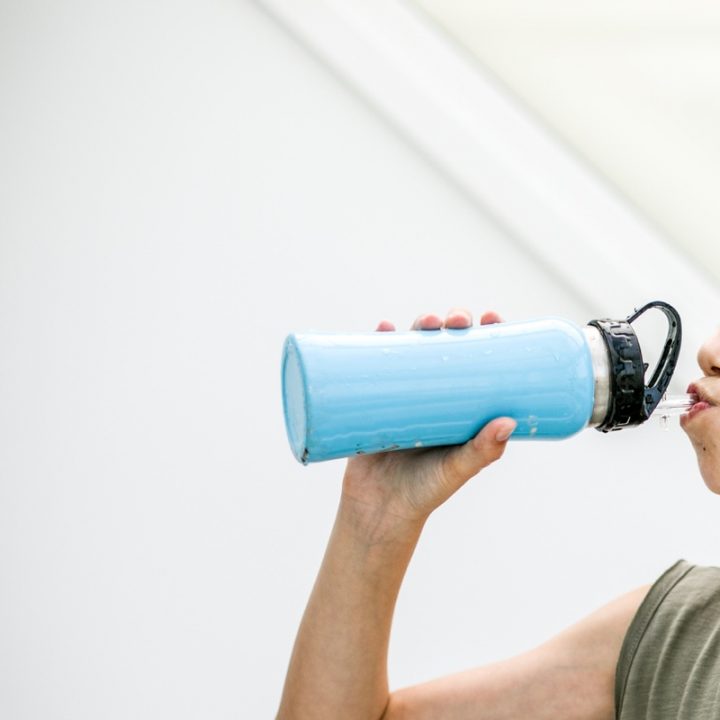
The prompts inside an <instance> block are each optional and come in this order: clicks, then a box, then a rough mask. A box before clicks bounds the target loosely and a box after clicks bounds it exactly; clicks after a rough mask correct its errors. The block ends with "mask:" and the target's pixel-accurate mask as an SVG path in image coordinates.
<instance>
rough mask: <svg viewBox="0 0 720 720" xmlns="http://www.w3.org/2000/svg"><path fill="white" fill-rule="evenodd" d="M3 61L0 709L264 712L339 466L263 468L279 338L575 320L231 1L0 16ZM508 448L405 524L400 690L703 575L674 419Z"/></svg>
mask: <svg viewBox="0 0 720 720" xmlns="http://www.w3.org/2000/svg"><path fill="white" fill-rule="evenodd" d="M0 53H1V56H0V92H1V94H2V98H3V102H2V104H0V158H2V162H1V163H0V193H1V195H0V198H1V203H2V213H0V347H2V353H0V433H1V437H2V443H1V444H0V568H2V581H1V583H0V648H1V650H0V715H2V716H3V717H12V718H14V719H17V720H22V719H24V718H33V719H35V718H37V719H40V718H42V719H43V720H46V719H48V718H64V717H72V718H73V719H81V718H93V719H94V718H98V717H102V718H108V719H112V718H129V717H132V718H156V717H175V718H200V717H203V718H204V717H214V718H223V717H228V718H230V717H234V718H237V717H242V718H260V717H271V716H272V714H273V712H274V709H275V707H276V704H277V701H278V698H279V692H280V689H281V686H282V681H283V676H284V672H285V667H286V663H287V660H288V656H289V652H290V648H291V645H292V640H293V636H294V632H295V629H296V626H297V623H298V620H299V618H300V614H301V612H302V609H303V606H304V603H305V599H306V597H307V594H308V592H309V589H310V586H311V584H312V581H313V578H314V573H315V571H316V568H317V566H318V563H319V561H320V557H321V554H322V550H323V547H324V543H325V539H326V537H327V533H328V530H329V528H330V525H331V523H332V519H333V511H334V507H335V504H336V501H337V496H338V492H339V482H338V480H339V477H340V474H341V472H342V463H341V462H334V463H328V464H321V465H317V466H312V467H308V468H304V467H301V466H300V465H298V464H297V463H296V462H295V461H294V459H293V458H292V456H291V454H290V451H289V448H288V446H287V442H286V440H285V436H284V429H283V426H282V415H281V408H280V395H279V354H280V348H281V344H282V340H283V338H284V335H285V334H286V333H287V332H288V331H290V330H294V329H309V328H315V329H328V330H332V329H350V330H359V329H365V328H372V327H373V326H374V324H375V323H376V321H377V320H378V319H380V318H382V317H386V316H387V317H390V318H394V319H396V320H397V322H398V324H399V325H401V326H403V325H409V323H410V322H411V321H412V319H413V317H414V316H415V315H416V314H417V313H418V312H421V311H424V310H434V311H439V312H444V311H445V310H446V309H447V308H449V307H450V306H452V305H455V304H460V305H468V306H470V307H472V308H473V309H474V310H475V311H476V312H480V311H481V310H483V309H485V308H496V309H499V310H500V311H502V312H503V313H504V314H505V315H506V316H507V317H514V318H520V317H528V316H532V315H537V314H538V313H542V314H545V313H554V314H561V315H564V316H566V317H569V318H571V319H575V320H577V321H583V320H585V319H587V318H588V311H587V310H586V309H585V308H583V307H582V306H581V305H580V304H579V303H578V301H577V300H576V299H575V298H574V297H573V296H572V295H570V294H569V293H568V292H566V291H565V290H564V289H563V288H562V287H559V286H558V285H557V282H556V281H555V280H554V278H553V276H551V275H550V274H548V273H547V272H546V271H545V270H544V269H542V268H539V267H535V266H533V263H532V262H531V261H530V260H528V259H527V258H526V257H525V256H523V255H522V254H521V253H520V252H519V251H518V250H516V249H515V247H514V246H513V244H512V243H511V242H510V241H509V240H508V239H507V238H506V237H504V236H503V235H502V233H501V232H500V231H499V230H498V229H497V228H495V227H493V226H492V224H490V222H489V221H488V220H487V219H486V218H485V217H484V216H483V214H482V213H481V212H480V211H479V210H478V209H477V208H476V207H474V206H473V205H472V204H471V203H470V202H469V201H468V200H467V199H466V198H465V197H463V196H462V195H461V194H459V193H458V192H457V191H456V190H455V189H454V188H453V187H452V186H450V185H449V184H448V183H447V182H446V181H445V180H444V179H443V178H442V177H441V176H440V175H439V174H437V172H436V170H435V169H434V168H433V167H431V166H429V165H428V164H426V163H425V162H424V161H423V160H422V159H421V158H420V157H419V156H418V155H417V154H416V153H415V151H414V150H413V149H412V148H411V147H409V146H407V145H406V144H405V143H404V142H403V141H402V139H401V138H399V137H398V136H397V135H396V134H394V132H393V131H391V130H390V129H389V128H388V127H387V126H385V125H384V124H383V123H382V122H381V121H379V120H378V119H377V118H376V117H375V115H374V114H373V113H372V111H371V110H370V109H369V108H368V107H366V106H365V105H364V104H362V103H361V102H360V101H358V100H357V99H356V98H355V97H354V96H353V95H352V94H351V93H350V92H348V91H347V90H346V89H345V88H344V87H343V86H342V84H341V83H340V82H338V81H337V80H336V79H335V78H334V77H333V75H332V74H331V73H329V72H328V71H327V70H326V69H325V68H323V67H322V66H321V65H320V64H318V63H317V62H316V61H315V60H313V59H311V58H310V57H309V56H308V55H307V54H306V53H305V52H304V51H303V50H302V49H301V48H300V47H299V46H298V45H296V44H295V42H294V41H293V40H292V39H291V38H290V37H289V36H288V35H286V34H285V33H284V32H283V31H282V30H281V29H279V28H278V27H277V26H276V25H275V24H274V22H272V21H271V20H270V19H269V18H268V17H267V16H265V15H264V14H262V13H261V12H260V11H258V10H257V9H256V8H255V7H254V6H253V5H250V4H247V3H243V2H231V1H230V0H227V1H223V0H214V1H212V2H206V3H202V4H198V3H192V2H187V1H184V2H179V3H178V2H174V3H170V2H167V1H165V2H161V1H158V2H153V3H140V2H137V1H135V2H133V1H131V2H128V3H125V4H123V5H122V6H119V5H115V4H110V3H97V2H89V0H88V1H87V2H81V1H80V0H75V1H74V2H66V3H62V4H59V3H50V2H41V1H40V0H36V1H35V2H24V3H22V4H21V3H15V4H9V3H6V4H4V6H3V7H2V9H1V10H0ZM654 454H655V455H654ZM507 455H508V457H507V458H506V461H504V462H503V464H502V465H498V466H496V467H494V468H493V469H492V470H491V471H488V472H487V474H486V475H484V476H482V477H480V478H479V479H478V480H477V481H475V482H473V483H472V484H471V485H469V486H468V487H466V488H465V489H464V490H463V491H462V492H461V493H460V495H459V496H458V497H457V498H455V499H454V500H453V501H452V502H451V503H449V504H448V505H447V506H446V507H445V508H443V509H442V510H441V511H440V512H439V513H438V514H437V516H436V517H434V518H433V519H432V521H431V522H430V524H429V526H428V528H427V533H426V535H425V537H424V538H423V540H422V542H421V544H420V547H419V549H418V553H417V555H416V557H415V559H414V561H413V565H412V567H411V570H410V573H409V576H408V579H407V583H406V585H405V588H404V590H403V593H402V595H401V598H400V602H399V606H398V611H397V622H396V626H395V634H394V639H393V646H392V658H391V675H392V677H391V679H392V682H393V684H395V685H397V684H404V683H408V682H413V681H416V680H419V679H422V678H425V677H430V676H433V675H435V674H437V673H441V672H449V671H452V670H455V669H460V668H463V667H466V666H468V665H470V664H476V663H479V662H485V661H488V660H491V659H495V658H498V657H501V656H503V655H507V654H509V653H512V652H515V651H517V650H519V649H522V648H524V647H527V646H528V645H530V644H532V643H534V642H537V641H539V640H541V639H543V638H544V637H546V636H547V635H548V634H549V633H551V632H554V631H556V630H557V629H559V628H561V627H562V626H564V625H565V624H567V623H568V622H570V621H573V620H574V619H576V618H577V617H579V616H580V615H582V614H584V613H585V612H587V611H589V610H591V609H593V608H594V607H595V606H596V605H597V604H599V603H600V602H603V601H605V600H606V599H609V598H611V597H612V596H613V595H615V594H617V593H619V592H621V591H624V590H626V589H628V588H629V587H632V586H633V585H635V584H638V583H641V582H646V581H648V580H650V579H652V578H653V577H654V576H655V575H656V574H657V573H658V572H659V571H660V570H661V569H663V567H664V566H665V565H668V564H670V562H672V561H673V560H674V559H675V558H676V557H678V556H680V555H686V556H688V557H690V558H691V559H693V560H699V561H711V560H712V551H711V550H710V549H708V548H712V547H713V546H717V544H718V539H719V538H718V532H717V531H716V530H715V529H714V528H715V527H716V523H713V522H712V516H713V513H714V512H715V508H714V507H713V506H712V505H713V500H714V498H711V497H710V496H709V495H708V494H707V492H706V491H704V490H703V488H702V487H701V482H700V481H699V480H698V478H697V477H695V472H694V470H693V469H692V465H691V462H690V460H691V458H690V450H689V447H688V446H686V444H685V442H684V438H683V437H682V436H681V434H680V432H679V431H675V432H673V431H668V432H667V433H663V431H661V430H659V429H658V428H657V427H646V428H643V429H641V430H636V431H632V432H627V433H618V434H616V435H614V436H612V437H606V436H601V435H600V434H598V433H594V432H586V433H583V434H581V435H580V436H578V437H576V438H575V439H572V440H570V441H566V442H563V443H557V444H538V443H534V444H531V443H528V444H525V445H514V446H513V447H511V448H510V451H509V452H508V454H507Z"/></svg>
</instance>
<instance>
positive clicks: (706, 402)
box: [684, 383, 717, 420]
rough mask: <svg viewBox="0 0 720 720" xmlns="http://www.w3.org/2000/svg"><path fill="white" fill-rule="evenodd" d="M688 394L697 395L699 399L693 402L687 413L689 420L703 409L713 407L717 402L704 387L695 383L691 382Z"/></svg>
mask: <svg viewBox="0 0 720 720" xmlns="http://www.w3.org/2000/svg"><path fill="white" fill-rule="evenodd" d="M687 392H688V394H691V395H695V396H696V397H697V400H696V401H695V402H694V403H693V405H692V406H691V407H690V409H689V410H688V411H687V413H685V416H684V417H686V418H687V419H688V420H689V419H691V418H693V417H695V416H696V415H698V414H699V413H701V412H702V411H703V410H708V409H709V408H711V407H715V406H716V405H717V403H716V402H715V400H714V399H713V398H711V397H710V396H709V395H708V394H707V393H706V392H705V390H704V389H703V388H701V387H698V386H697V385H696V384H695V383H690V385H688V389H687Z"/></svg>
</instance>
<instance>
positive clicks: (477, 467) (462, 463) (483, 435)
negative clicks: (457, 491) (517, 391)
mask: <svg viewBox="0 0 720 720" xmlns="http://www.w3.org/2000/svg"><path fill="white" fill-rule="evenodd" d="M516 427H517V423H516V422H515V420H513V419H512V418H509V417H504V418H497V419H496V420H493V421H492V422H489V423H488V424H487V425H486V426H485V427H484V428H483V429H482V430H481V431H480V432H479V433H478V434H477V435H475V437H474V438H472V439H471V440H468V441H467V442H466V443H465V444H464V445H460V446H458V447H456V448H453V449H452V450H451V451H450V452H449V453H448V454H447V455H446V456H445V461H444V463H445V465H444V471H445V476H446V477H447V478H448V480H449V481H450V482H451V483H452V484H453V485H454V486H456V487H459V486H460V485H462V484H463V483H464V482H465V481H466V480H469V479H470V478H471V477H473V475H477V474H478V473H479V472H480V471H481V470H482V469H483V468H485V467H487V466H488V465H490V463H493V462H495V461H496V460H498V459H499V458H501V457H502V454H503V453H504V452H505V446H506V445H507V441H508V438H509V437H510V435H512V433H513V431H514V430H515V428H516Z"/></svg>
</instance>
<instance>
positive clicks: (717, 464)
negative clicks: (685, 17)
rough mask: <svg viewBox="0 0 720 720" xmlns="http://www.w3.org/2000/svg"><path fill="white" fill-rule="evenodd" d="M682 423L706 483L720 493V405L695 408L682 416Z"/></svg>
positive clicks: (712, 489) (713, 490)
mask: <svg viewBox="0 0 720 720" xmlns="http://www.w3.org/2000/svg"><path fill="white" fill-rule="evenodd" d="M703 404H704V405H706V403H703ZM680 425H681V427H682V429H683V430H684V431H685V433H686V434H687V436H688V437H689V438H690V442H691V443H692V445H693V447H694V448H695V454H696V455H697V459H698V465H699V467H700V474H701V475H702V477H703V480H704V481H705V484H706V485H707V486H708V488H709V489H710V490H711V491H712V492H714V493H716V494H717V495H720V407H715V406H709V405H708V406H706V407H703V408H698V409H695V408H693V409H692V410H691V411H690V412H689V413H687V414H685V415H683V416H682V417H681V418H680Z"/></svg>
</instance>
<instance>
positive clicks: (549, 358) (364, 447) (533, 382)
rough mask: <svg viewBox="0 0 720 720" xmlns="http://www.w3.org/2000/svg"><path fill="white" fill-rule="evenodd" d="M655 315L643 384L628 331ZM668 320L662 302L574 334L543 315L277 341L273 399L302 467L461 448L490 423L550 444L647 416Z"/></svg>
mask: <svg viewBox="0 0 720 720" xmlns="http://www.w3.org/2000/svg"><path fill="white" fill-rule="evenodd" d="M650 308H658V309H659V310H661V311H662V312H663V313H664V314H665V316H666V318H667V321H668V333H667V337H666V340H665V344H664V347H663V350H662V353H661V357H660V360H659V361H658V364H657V367H656V369H655V371H654V373H653V376H652V378H651V380H650V382H649V384H648V385H645V373H646V370H647V365H646V364H645V363H644V362H643V359H642V352H641V350H640V344H639V342H638V338H637V335H636V334H635V331H634V330H633V327H632V323H633V322H634V321H635V320H636V319H637V318H638V317H639V316H640V315H642V314H643V313H644V312H645V311H646V310H648V309H650ZM680 343H681V323H680V316H679V315H678V313H677V311H676V310H675V308H673V307H672V306H671V305H668V304H667V303H665V302H662V301H655V302H651V303H648V304H647V305H645V306H643V307H642V308H640V309H639V310H636V311H635V312H634V313H633V314H632V315H630V317H628V318H627V319H625V320H608V319H605V320H593V321H591V322H590V323H589V324H588V325H587V326H586V327H583V328H580V327H578V326H577V325H575V324H574V323H572V322H569V321H568V320H563V319H560V318H555V317H546V318H539V319H536V320H529V321H524V322H509V323H499V324H494V325H485V326H481V327H477V328H467V329H458V330H455V329H443V330H431V331H428V330H424V331H409V332H371V333H351V334H334V333H308V334H292V335H290V336H288V338H287V340H286V341H285V346H284V348H283V357H282V395H283V407H284V414H285V426H286V429H287V434H288V439H289V441H290V446H291V448H292V451H293V453H294V455H295V457H296V458H297V459H298V460H299V461H301V462H302V463H310V462H317V461H320V460H330V459H333V458H340V457H349V456H351V455H356V454H363V453H376V452H383V451H388V450H402V449H408V448H421V447H433V446H437V445H456V444H460V443H464V442H466V441H467V440H468V439H469V438H471V437H473V435H475V434H476V433H477V432H478V431H479V430H480V428H481V427H482V426H483V425H485V424H486V423H487V422H489V421H490V420H492V419H493V418H496V417H500V416H506V417H512V418H513V419H515V420H516V422H517V428H516V430H515V432H514V433H513V435H512V438H514V439H521V438H525V439H541V438H542V439H557V438H565V437H569V436H570V435H573V434H574V433H577V432H578V431H580V430H582V429H583V428H585V427H596V428H597V429H598V430H601V431H602V432H608V431H611V430H619V429H621V428H625V427H630V426H633V425H638V424H640V423H642V422H644V421H645V420H647V419H648V418H649V417H650V415H651V414H652V412H653V410H654V409H655V407H656V406H657V404H658V402H659V401H660V399H661V398H662V396H663V394H664V392H665V390H666V388H667V386H668V383H669V382H670V378H671V377H672V374H673V372H674V370H675V365H676V363H677V358H678V354H679V352H680Z"/></svg>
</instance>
